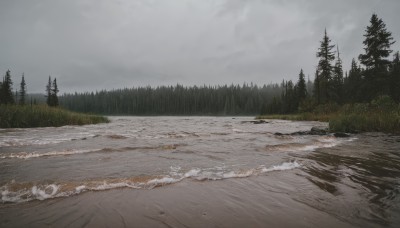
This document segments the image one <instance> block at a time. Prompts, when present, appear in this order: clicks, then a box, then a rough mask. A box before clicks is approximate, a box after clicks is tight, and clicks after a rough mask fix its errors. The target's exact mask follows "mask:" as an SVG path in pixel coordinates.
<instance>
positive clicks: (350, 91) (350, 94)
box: [344, 58, 362, 102]
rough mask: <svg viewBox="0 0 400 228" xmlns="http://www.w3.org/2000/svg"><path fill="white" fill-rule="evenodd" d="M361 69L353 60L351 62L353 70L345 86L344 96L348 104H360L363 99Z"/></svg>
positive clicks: (351, 69)
mask: <svg viewBox="0 0 400 228" xmlns="http://www.w3.org/2000/svg"><path fill="white" fill-rule="evenodd" d="M361 86H362V78H361V68H360V67H359V66H358V64H357V61H356V60H355V59H354V58H353V59H352V61H351V68H350V71H349V74H348V76H347V77H346V81H345V84H344V90H345V92H344V94H345V97H346V102H360V101H361V100H362V97H361Z"/></svg>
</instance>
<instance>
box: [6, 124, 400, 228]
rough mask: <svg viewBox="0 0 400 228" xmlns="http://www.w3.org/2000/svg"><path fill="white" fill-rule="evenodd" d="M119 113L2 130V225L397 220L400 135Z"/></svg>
mask: <svg viewBox="0 0 400 228" xmlns="http://www.w3.org/2000/svg"><path fill="white" fill-rule="evenodd" d="M110 119H111V123H108V124H98V125H87V126H65V127H59V128H33V129H0V192H1V199H0V227H47V226H49V227H268V226H271V227H400V197H399V194H400V136H394V135H387V134H381V133H364V134H356V135H350V137H346V138H336V137H334V136H333V135H329V134H328V135H307V134H297V135H296V134H290V133H293V132H300V131H308V130H310V129H311V128H312V127H319V128H324V127H327V125H326V123H320V122H296V121H283V120H268V122H267V123H263V124H254V123H253V122H251V121H252V120H253V119H252V118H250V117H110ZM276 133H280V134H276Z"/></svg>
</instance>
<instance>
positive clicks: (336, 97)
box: [331, 47, 344, 104]
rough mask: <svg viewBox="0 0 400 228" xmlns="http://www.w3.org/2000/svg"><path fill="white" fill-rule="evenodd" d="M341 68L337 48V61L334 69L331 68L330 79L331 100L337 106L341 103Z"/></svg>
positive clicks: (342, 82)
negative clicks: (331, 75)
mask: <svg viewBox="0 0 400 228" xmlns="http://www.w3.org/2000/svg"><path fill="white" fill-rule="evenodd" d="M343 80H344V78H343V66H342V60H341V59H340V52H339V47H338V49H337V59H336V64H335V67H334V68H333V78H332V89H333V90H332V93H331V96H332V97H331V100H332V101H333V102H336V103H338V104H341V103H342V102H343V84H344V81H343Z"/></svg>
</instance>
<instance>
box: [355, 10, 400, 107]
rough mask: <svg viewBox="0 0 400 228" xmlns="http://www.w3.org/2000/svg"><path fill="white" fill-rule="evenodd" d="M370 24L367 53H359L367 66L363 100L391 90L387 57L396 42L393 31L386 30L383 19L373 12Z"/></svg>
mask: <svg viewBox="0 0 400 228" xmlns="http://www.w3.org/2000/svg"><path fill="white" fill-rule="evenodd" d="M370 23H371V24H370V25H369V26H367V28H366V30H365V35H364V37H365V40H364V41H363V44H364V45H365V47H364V51H365V54H361V55H359V60H360V62H361V63H362V64H363V65H364V66H365V67H366V70H365V71H364V72H363V77H364V78H365V80H364V81H363V87H362V89H361V90H362V91H363V95H362V97H363V100H364V101H370V100H372V99H373V98H375V97H376V96H378V95H383V94H387V93H388V92H389V88H390V85H389V80H388V78H389V66H390V64H391V62H390V61H389V60H388V59H387V57H389V55H390V53H391V52H392V50H391V49H390V46H391V45H392V44H394V41H393V37H392V34H391V32H388V31H387V30H386V25H385V23H384V22H383V21H382V19H380V18H378V16H377V15H376V14H373V15H372V17H371V20H370Z"/></svg>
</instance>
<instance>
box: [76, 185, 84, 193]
mask: <svg viewBox="0 0 400 228" xmlns="http://www.w3.org/2000/svg"><path fill="white" fill-rule="evenodd" d="M85 189H86V186H85V185H81V186H78V187H76V188H75V192H76V193H80V192H82V191H83V190H85Z"/></svg>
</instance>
